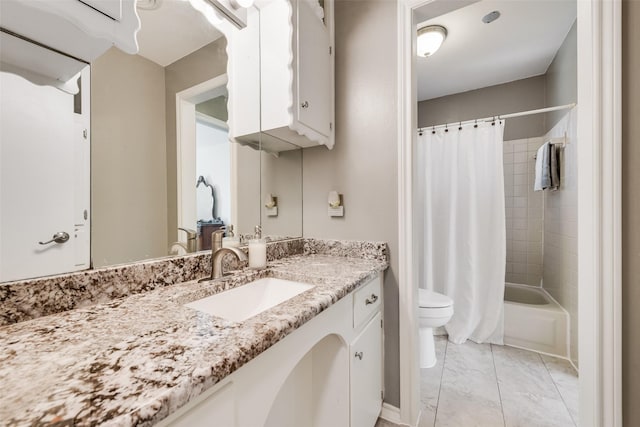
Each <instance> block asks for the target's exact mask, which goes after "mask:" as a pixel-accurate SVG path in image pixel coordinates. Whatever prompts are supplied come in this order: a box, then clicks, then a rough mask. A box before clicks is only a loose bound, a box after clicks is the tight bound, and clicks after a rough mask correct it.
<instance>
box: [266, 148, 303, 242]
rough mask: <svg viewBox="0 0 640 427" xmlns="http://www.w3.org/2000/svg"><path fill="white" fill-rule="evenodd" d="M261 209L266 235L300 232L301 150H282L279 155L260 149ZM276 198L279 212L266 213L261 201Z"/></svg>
mask: <svg viewBox="0 0 640 427" xmlns="http://www.w3.org/2000/svg"><path fill="white" fill-rule="evenodd" d="M260 160H261V167H260V176H261V179H260V193H261V194H262V196H261V197H260V201H261V202H260V210H261V212H262V218H261V221H260V223H261V224H262V234H264V235H265V236H280V237H299V236H302V150H301V149H297V150H290V151H283V152H281V153H280V154H279V155H278V157H276V156H274V155H272V154H269V153H266V152H264V151H263V152H261V153H260ZM270 193H271V194H273V195H274V196H275V197H277V198H278V216H268V215H267V210H266V208H265V206H264V201H265V199H266V197H267V196H268V195H269V194H270Z"/></svg>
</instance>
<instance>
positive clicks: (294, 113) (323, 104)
mask: <svg viewBox="0 0 640 427" xmlns="http://www.w3.org/2000/svg"><path fill="white" fill-rule="evenodd" d="M323 6H324V7H321V6H320V4H319V3H318V1H317V0H271V1H267V2H264V4H260V5H258V8H259V13H260V23H259V31H255V34H253V36H250V35H249V34H248V33H246V34H244V38H245V40H244V42H243V43H244V44H246V47H247V50H245V49H238V51H239V52H247V51H248V50H250V46H256V43H258V44H257V45H259V46H260V48H259V55H257V56H254V57H253V58H252V59H251V61H252V62H247V61H249V58H248V57H247V56H246V55H244V54H243V57H242V58H235V59H234V61H236V62H237V63H238V64H239V63H241V62H242V63H243V64H244V67H235V68H234V76H233V78H234V80H235V83H234V84H237V85H239V86H242V87H243V88H245V89H244V91H243V92H244V95H243V96H242V97H238V98H236V100H235V101H234V105H233V107H232V108H234V110H235V111H236V114H235V115H236V117H242V118H243V124H242V125H241V126H238V127H235V128H234V127H233V126H232V128H233V129H234V131H233V135H232V136H233V137H235V138H236V140H238V141H241V142H256V141H258V139H260V140H261V143H262V145H263V146H266V148H267V149H271V150H273V151H280V150H281V149H287V148H285V147H290V146H289V145H288V144H279V141H280V140H282V141H287V142H290V143H292V144H295V145H296V146H298V147H311V146H316V145H326V146H327V147H329V148H333V144H334V125H333V122H334V80H333V63H334V59H333V39H334V28H333V22H334V19H333V11H334V3H333V0H325V1H324V5H323ZM251 65H252V67H251V69H249V67H250V66H251ZM256 69H259V70H260V71H259V80H258V82H256V80H255V79H256V73H255V71H252V70H256ZM247 88H252V89H251V90H248V89H247ZM237 94H238V92H236V95H237ZM239 98H240V99H239ZM256 103H257V104H258V105H259V106H260V109H259V113H256V112H255V111H254V113H252V114H248V115H247V114H243V112H246V111H248V110H250V109H251V108H250V106H251V105H255V104H256ZM254 110H255V107H254Z"/></svg>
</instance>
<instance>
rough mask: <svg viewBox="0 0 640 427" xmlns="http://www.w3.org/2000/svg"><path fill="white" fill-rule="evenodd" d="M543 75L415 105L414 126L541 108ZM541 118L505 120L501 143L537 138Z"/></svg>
mask: <svg viewBox="0 0 640 427" xmlns="http://www.w3.org/2000/svg"><path fill="white" fill-rule="evenodd" d="M545 84H546V83H545V76H544V75H542V76H536V77H531V78H528V79H522V80H516V81H513V82H509V83H505V84H501V85H496V86H489V87H485V88H482V89H476V90H471V91H468V92H462V93H457V94H454V95H449V96H443V97H441V98H434V99H430V100H428V101H422V102H419V103H418V127H427V126H434V125H440V124H445V123H453V122H457V121H464V120H473V119H478V118H482V117H491V116H494V115H498V114H506V113H515V112H518V111H527V110H535V109H537V108H544V106H545ZM544 133H545V124H544V115H542V114H538V115H534V116H527V117H517V118H513V119H508V120H507V125H506V127H505V129H504V139H505V141H510V140H514V139H522V138H530V137H534V136H541V135H543V134H544Z"/></svg>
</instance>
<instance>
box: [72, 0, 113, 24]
mask: <svg viewBox="0 0 640 427" xmlns="http://www.w3.org/2000/svg"><path fill="white" fill-rule="evenodd" d="M80 2H82V3H84V4H86V5H87V6H89V7H92V8H94V9H95V10H97V11H98V12H100V13H103V14H105V15H106V16H108V17H109V18H111V19H114V20H116V21H120V20H121V19H122V0H80Z"/></svg>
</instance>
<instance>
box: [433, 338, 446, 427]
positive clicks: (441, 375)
mask: <svg viewBox="0 0 640 427" xmlns="http://www.w3.org/2000/svg"><path fill="white" fill-rule="evenodd" d="M448 348H449V338H447V339H446V341H445V342H444V355H443V356H442V371H441V372H440V384H439V385H438V398H437V399H436V411H435V415H434V416H433V427H436V420H437V419H438V406H440V393H441V392H442V380H443V379H444V367H445V364H446V363H447V349H448Z"/></svg>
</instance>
